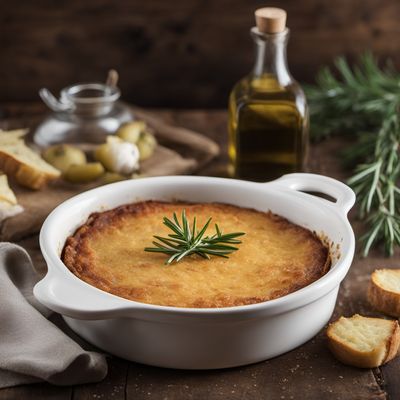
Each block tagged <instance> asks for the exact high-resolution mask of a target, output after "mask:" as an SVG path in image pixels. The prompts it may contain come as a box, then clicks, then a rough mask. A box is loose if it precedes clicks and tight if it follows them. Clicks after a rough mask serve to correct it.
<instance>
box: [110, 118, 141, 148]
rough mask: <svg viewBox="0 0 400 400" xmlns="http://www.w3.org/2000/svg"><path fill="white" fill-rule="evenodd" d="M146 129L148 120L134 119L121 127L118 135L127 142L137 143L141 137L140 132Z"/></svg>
mask: <svg viewBox="0 0 400 400" xmlns="http://www.w3.org/2000/svg"><path fill="white" fill-rule="evenodd" d="M145 130H146V122H144V121H132V122H127V123H126V124H123V125H121V126H120V127H119V129H118V130H117V133H116V135H117V136H118V137H120V138H121V139H122V140H124V141H125V142H130V143H134V144H136V143H137V141H138V140H139V138H140V134H141V133H142V132H143V131H145Z"/></svg>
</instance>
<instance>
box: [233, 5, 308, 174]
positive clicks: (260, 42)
mask: <svg viewBox="0 0 400 400" xmlns="http://www.w3.org/2000/svg"><path fill="white" fill-rule="evenodd" d="M255 15H256V22H257V27H254V28H252V29H251V35H252V37H253V39H254V42H255V44H256V63H255V66H254V69H253V71H252V73H251V74H249V75H248V76H246V77H244V78H243V79H242V80H240V81H239V82H238V83H237V84H236V85H235V87H234V88H233V90H232V92H231V95H230V98H229V127H228V128H229V159H230V174H231V175H232V176H234V177H237V178H241V179H248V180H255V181H266V180H270V179H275V178H278V177H279V176H281V175H283V174H285V173H290V172H295V171H301V170H303V168H304V163H305V159H306V154H307V145H308V111H307V103H306V99H305V96H304V93H303V91H302V89H301V87H300V86H299V84H298V83H297V82H296V81H295V80H294V79H293V78H292V76H291V75H290V73H289V71H288V67H287V62H286V44H287V41H288V37H289V30H288V29H287V28H286V27H285V24H286V12H285V11H284V10H281V9H277V8H261V9H259V10H257V11H256V13H255Z"/></svg>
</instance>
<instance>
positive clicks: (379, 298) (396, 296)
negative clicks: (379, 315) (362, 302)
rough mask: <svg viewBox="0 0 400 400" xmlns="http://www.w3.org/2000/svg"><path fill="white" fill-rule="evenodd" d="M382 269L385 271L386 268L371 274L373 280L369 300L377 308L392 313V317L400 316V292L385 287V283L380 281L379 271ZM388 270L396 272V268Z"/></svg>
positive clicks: (369, 289)
mask: <svg viewBox="0 0 400 400" xmlns="http://www.w3.org/2000/svg"><path fill="white" fill-rule="evenodd" d="M381 271H382V272H384V271H386V270H385V269H382V270H375V271H374V272H373V273H372V275H371V280H370V283H369V286H368V300H369V302H370V303H371V305H372V306H373V307H374V308H375V309H376V310H378V311H381V312H383V313H385V314H387V315H391V316H392V317H396V318H399V317H400V293H398V292H395V291H392V290H390V289H389V288H385V287H384V285H383V284H382V283H381V282H380V281H379V273H380V272H381ZM388 271H390V272H391V273H396V272H395V271H396V270H388ZM397 271H398V270H397ZM397 273H398V272H397Z"/></svg>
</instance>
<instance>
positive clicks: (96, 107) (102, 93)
mask: <svg viewBox="0 0 400 400" xmlns="http://www.w3.org/2000/svg"><path fill="white" fill-rule="evenodd" d="M39 95H40V97H41V98H42V100H43V101H44V103H45V104H46V105H47V106H48V107H49V108H50V109H51V110H52V111H53V112H52V113H51V114H50V115H49V116H47V117H46V118H45V119H44V121H42V122H41V123H40V124H39V126H38V127H37V128H36V130H35V132H34V134H33V141H34V142H35V143H36V144H37V145H38V146H40V147H46V146H48V145H52V144H56V143H103V142H104V141H105V138H106V136H107V135H110V134H114V133H115V132H116V130H117V129H118V128H119V126H120V125H121V124H123V123H125V122H128V121H131V120H132V119H133V118H134V117H133V114H132V111H131V110H130V108H129V107H128V106H127V105H126V104H124V103H122V102H121V101H119V98H120V96H121V92H120V90H119V89H118V88H117V87H116V86H110V85H107V84H104V83H83V84H76V85H72V86H68V87H66V88H64V89H63V90H62V91H61V93H60V98H59V99H56V98H55V97H54V96H53V95H52V94H51V93H50V92H49V90H47V89H41V90H40V91H39Z"/></svg>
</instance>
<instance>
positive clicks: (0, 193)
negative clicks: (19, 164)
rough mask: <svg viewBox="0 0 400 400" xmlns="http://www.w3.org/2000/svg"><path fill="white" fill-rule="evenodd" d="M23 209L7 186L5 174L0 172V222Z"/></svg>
mask: <svg viewBox="0 0 400 400" xmlns="http://www.w3.org/2000/svg"><path fill="white" fill-rule="evenodd" d="M22 211H23V208H22V207H21V206H20V205H19V204H18V202H17V198H16V197H15V194H14V192H13V191H12V190H11V188H10V186H8V179H7V175H4V174H2V173H1V172H0V222H1V221H3V220H4V219H6V218H9V217H13V216H14V215H17V214H19V213H21V212H22Z"/></svg>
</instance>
